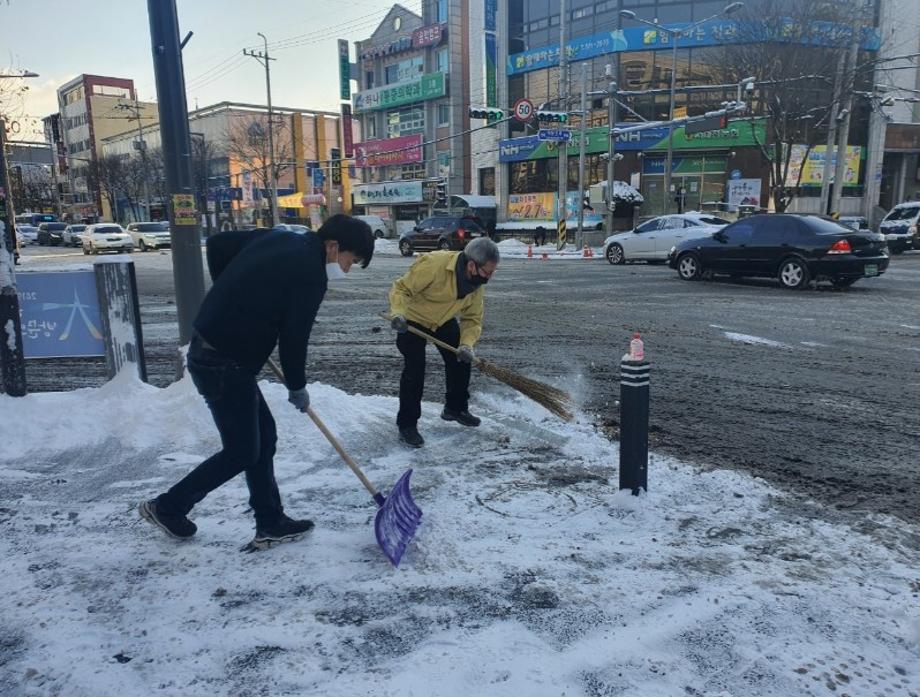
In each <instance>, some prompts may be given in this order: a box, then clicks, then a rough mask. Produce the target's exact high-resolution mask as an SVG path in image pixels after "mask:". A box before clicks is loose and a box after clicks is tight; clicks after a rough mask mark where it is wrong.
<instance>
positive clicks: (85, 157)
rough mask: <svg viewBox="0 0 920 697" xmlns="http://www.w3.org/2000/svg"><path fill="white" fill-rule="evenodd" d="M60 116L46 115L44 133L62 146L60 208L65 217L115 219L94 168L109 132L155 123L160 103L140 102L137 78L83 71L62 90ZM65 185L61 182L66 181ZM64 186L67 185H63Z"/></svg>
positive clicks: (134, 128) (59, 172) (114, 132)
mask: <svg viewBox="0 0 920 697" xmlns="http://www.w3.org/2000/svg"><path fill="white" fill-rule="evenodd" d="M57 95H58V109H59V111H58V119H57V120H55V119H54V117H53V116H52V117H49V118H46V119H45V130H46V136H50V138H51V139H52V140H50V141H49V142H51V143H52V145H53V146H54V147H55V148H56V149H60V150H62V151H63V157H62V158H61V159H62V160H63V161H62V163H61V164H62V165H63V166H62V167H58V168H57V169H58V172H57V173H56V175H57V176H58V177H60V178H62V179H64V181H65V182H66V192H65V193H64V194H63V201H62V210H63V213H64V216H65V218H66V219H72V220H99V219H109V220H110V219H111V213H112V212H111V211H110V210H109V206H108V203H107V201H106V200H105V197H103V196H102V195H101V193H100V190H99V187H98V186H95V185H94V182H93V181H92V180H93V177H92V170H93V165H94V164H95V163H97V161H98V158H99V157H100V156H101V154H102V141H103V140H104V139H105V138H108V137H109V136H112V135H116V134H119V133H124V132H126V131H135V130H137V124H138V121H140V123H141V124H144V125H152V124H154V123H157V121H158V117H157V107H156V104H153V103H149V102H138V101H137V93H136V91H135V89H134V81H133V80H130V79H127V78H119V77H108V76H102V75H86V74H84V75H80V76H79V77H76V78H74V79H73V80H71V81H69V82H67V83H66V84H64V85H63V86H61V87H60V88H59V89H58V93H57ZM62 184H63V182H62ZM62 188H64V187H62Z"/></svg>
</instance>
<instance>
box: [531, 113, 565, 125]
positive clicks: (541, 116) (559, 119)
mask: <svg viewBox="0 0 920 697" xmlns="http://www.w3.org/2000/svg"><path fill="white" fill-rule="evenodd" d="M537 121H547V122H549V123H568V121H569V115H568V114H567V113H565V112H564V111H538V112H537Z"/></svg>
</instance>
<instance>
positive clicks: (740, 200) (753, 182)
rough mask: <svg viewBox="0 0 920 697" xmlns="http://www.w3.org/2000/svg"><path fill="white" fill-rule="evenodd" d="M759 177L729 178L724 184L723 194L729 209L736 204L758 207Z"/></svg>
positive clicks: (733, 208) (735, 207)
mask: <svg viewBox="0 0 920 697" xmlns="http://www.w3.org/2000/svg"><path fill="white" fill-rule="evenodd" d="M760 188H761V181H760V179H729V180H728V183H727V184H726V186H725V195H726V197H727V202H728V205H729V208H730V209H731V210H737V209H738V206H756V207H757V208H760Z"/></svg>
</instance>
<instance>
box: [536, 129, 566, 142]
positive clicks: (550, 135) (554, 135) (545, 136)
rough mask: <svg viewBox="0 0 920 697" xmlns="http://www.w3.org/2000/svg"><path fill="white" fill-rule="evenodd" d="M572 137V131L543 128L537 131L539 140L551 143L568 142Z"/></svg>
mask: <svg viewBox="0 0 920 697" xmlns="http://www.w3.org/2000/svg"><path fill="white" fill-rule="evenodd" d="M571 137H572V132H571V131H566V130H563V129H561V128H541V129H540V130H539V131H537V140H551V141H556V142H559V141H563V142H567V141H568V140H570V139H571Z"/></svg>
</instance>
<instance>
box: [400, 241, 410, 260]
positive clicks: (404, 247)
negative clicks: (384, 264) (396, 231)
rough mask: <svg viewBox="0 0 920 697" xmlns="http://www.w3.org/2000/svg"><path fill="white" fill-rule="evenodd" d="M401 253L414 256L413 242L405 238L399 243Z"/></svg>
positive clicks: (405, 255)
mask: <svg viewBox="0 0 920 697" xmlns="http://www.w3.org/2000/svg"><path fill="white" fill-rule="evenodd" d="M399 253H400V254H402V255H403V256H404V257H411V256H412V243H411V242H409V240H403V241H402V242H400V243H399Z"/></svg>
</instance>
